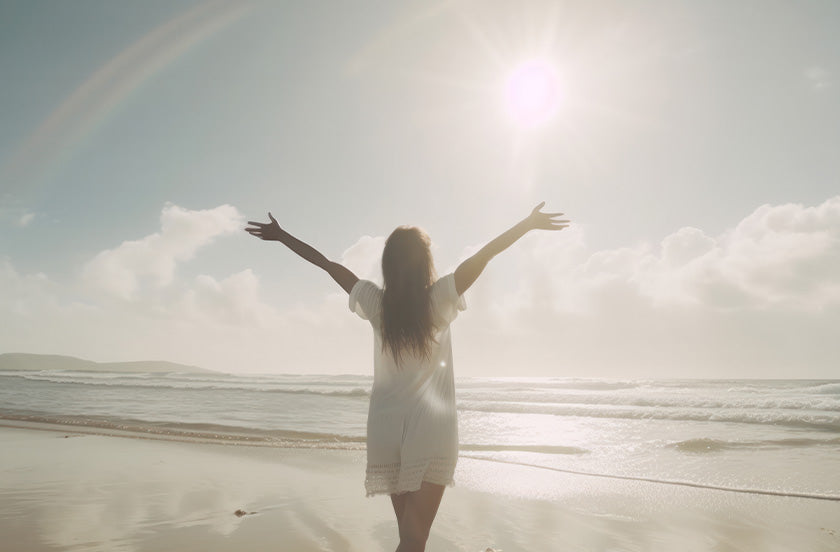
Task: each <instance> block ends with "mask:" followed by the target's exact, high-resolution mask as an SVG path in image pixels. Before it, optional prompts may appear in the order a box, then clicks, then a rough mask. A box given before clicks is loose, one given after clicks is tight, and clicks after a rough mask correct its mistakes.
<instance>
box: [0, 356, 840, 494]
mask: <svg viewBox="0 0 840 552" xmlns="http://www.w3.org/2000/svg"><path fill="white" fill-rule="evenodd" d="M371 382H372V378H371V377H369V376H357V375H341V376H322V375H318V376H315V375H286V374H282V375H281V374H278V375H250V376H246V375H228V374H222V373H214V374H203V373H202V374H193V373H190V374H185V373H164V374H146V373H108V372H81V371H80V372H74V371H49V370H44V371H2V372H0V425H19V426H33V425H39V424H49V425H56V424H57V425H59V426H65V427H66V428H67V430H68V431H69V430H74V431H75V430H81V431H85V432H92V433H101V434H115V435H123V436H133V437H142V438H152V439H175V440H198V441H209V442H214V443H226V444H230V445H252V446H267V447H296V448H300V447H307V448H330V449H336V448H338V449H357V450H361V449H364V447H365V424H366V417H367V409H368V397H369V392H370V387H371ZM456 390H457V404H458V417H459V432H460V442H461V446H460V451H461V452H460V454H461V456H462V457H471V458H481V459H484V460H487V461H491V462H503V463H515V464H523V465H527V466H533V467H535V468H537V469H545V470H556V471H561V472H571V473H578V474H585V475H589V476H592V477H602V478H620V479H638V480H646V481H654V482H660V483H663V484H670V485H687V486H693V487H708V488H713V489H722V490H725V491H731V492H740V493H756V494H771V495H783V496H784V495H788V496H799V497H805V498H813V499H817V500H833V501H840V380H829V381H818V380H601V379H570V378H515V377H511V378H458V379H456ZM359 477H360V481H361V479H363V477H364V474H363V473H360V474H359ZM456 484H457V472H456ZM360 485H361V483H360Z"/></svg>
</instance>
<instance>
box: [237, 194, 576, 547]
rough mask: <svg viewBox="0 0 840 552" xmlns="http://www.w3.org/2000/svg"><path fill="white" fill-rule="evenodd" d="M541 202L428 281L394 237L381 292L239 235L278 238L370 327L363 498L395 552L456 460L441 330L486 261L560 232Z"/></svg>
mask: <svg viewBox="0 0 840 552" xmlns="http://www.w3.org/2000/svg"><path fill="white" fill-rule="evenodd" d="M543 205H545V202H543V203H540V204H539V205H537V206H536V207H535V208H534V209H533V210H532V211H531V214H530V215H528V216H527V217H525V218H524V219H523V220H522V221H520V222H519V223H518V224H516V225H514V226H513V227H511V228H510V229H509V230H507V231H506V232H504V233H503V234H501V235H500V236H498V237H497V238H495V239H494V240H493V241H491V242H490V243H488V244H487V245H485V246H484V247H483V248H481V250H480V251H479V252H478V253H476V254H475V255H473V256H472V257H470V258H469V259H467V260H465V261H464V262H462V263H461V264H460V265H459V266H458V268H457V269H456V270H455V272H454V273H453V274H449V275H447V276H444V277H442V278H440V279H437V277H436V274H435V269H434V261H433V259H432V254H431V251H430V249H429V244H430V242H429V238H428V236H426V234H425V233H424V232H423V231H422V230H420V229H418V228H413V227H407V226H401V227H399V228H397V229H396V230H394V232H393V233H392V234H391V236H390V237H389V238H388V240H387V242H386V243H385V249H384V250H383V252H382V275H383V279H384V282H385V286H384V289H380V288H379V287H378V286H377V285H376V284H374V283H373V282H370V281H367V280H359V278H357V277H356V275H355V274H353V273H352V272H351V271H350V270H348V269H347V268H346V267H344V266H342V265H341V264H339V263H336V262H332V261H330V260H328V259H327V258H326V257H324V256H323V255H322V254H321V253H319V252H318V251H317V250H315V249H314V248H312V247H311V246H309V245H307V244H305V243H303V242H302V241H300V240H298V239H297V238H295V237H294V236H292V235H291V234H289V233H288V232H286V231H284V230H283V229H282V228H280V226H279V225H278V224H277V221H276V220H275V219H274V217H273V216H271V213H269V214H268V217H269V219H270V220H271V222H269V223H259V222H248V224H249V225H250V226H249V227H248V228H246V229H245V230H246V231H247V232H249V233H250V234H251V235H253V236H256V237H258V238H260V239H263V240H274V241H279V242H281V243H283V244H284V245H286V246H287V247H289V248H290V249H291V250H292V251H294V252H295V253H297V254H298V255H300V256H301V257H303V258H304V259H306V260H307V261H309V262H311V263H312V264H314V265H316V266H318V267H320V268H322V269H324V270H325V271H326V272H327V273H328V274H329V275H330V276H332V278H333V280H335V281H336V282H337V283H338V285H340V286H341V287H342V289H344V291H346V292H347V293H348V294H350V310H352V311H354V312H355V313H357V314H358V315H359V316H360V317H362V318H363V319H365V320H368V321H370V324H371V326H372V327H373V333H374V341H375V344H376V347H375V349H374V371H373V389H372V391H371V396H370V408H369V410H368V424H367V474H366V477H365V489H366V490H367V495H368V496H373V495H376V494H388V495H390V496H391V502H392V504H393V506H394V513H395V514H396V516H397V526H398V528H399V535H400V544H399V546H398V547H397V552H408V551H412V552H413V551H423V550H424V549H425V546H426V539H427V538H428V536H429V530H430V528H431V526H432V521H434V518H435V514H436V513H437V509H438V506H439V505H440V500H441V498H442V497H443V490H444V488H445V487H446V486H447V485H452V483H453V479H452V475H453V473H454V471H455V463H456V461H457V458H458V420H457V415H456V412H455V386H454V377H453V371H452V344H451V341H450V333H449V325H450V323H451V322H452V321H453V320H454V319H455V317H456V316H457V314H458V311H461V310H464V309H465V308H466V305H465V303H464V300H463V297H462V295H463V294H464V292H465V291H466V290H467V289H469V287H470V286H471V285H472V284H473V282H475V280H476V278H478V276H479V274H481V272H482V271H483V270H484V267H485V266H487V263H488V262H489V261H490V259H492V258H493V257H495V256H496V255H498V254H499V253H501V252H502V251H504V250H505V249H507V248H508V247H510V246H511V245H512V244H513V243H514V242H516V241H517V240H518V239H519V238H521V237H522V236H524V235H525V234H526V233H527V232H528V231H530V230H536V229H540V230H562V229H563V228H566V227H567V226H568V222H569V221H567V220H557V217H559V216H561V215H562V213H543V212H541V211H540V209H542V207H543Z"/></svg>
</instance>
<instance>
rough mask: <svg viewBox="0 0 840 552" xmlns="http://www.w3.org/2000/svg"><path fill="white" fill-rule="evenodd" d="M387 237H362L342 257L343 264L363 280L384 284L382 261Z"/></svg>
mask: <svg viewBox="0 0 840 552" xmlns="http://www.w3.org/2000/svg"><path fill="white" fill-rule="evenodd" d="M385 239H386V238H385V236H376V237H371V236H362V237H361V238H359V239H358V240H357V241H356V243H354V244H353V245H351V246H350V247H348V248H347V250H345V251H344V253H342V255H341V264H343V265H344V266H346V267H347V268H349V269H350V270H352V271H353V273H354V274H355V275H356V276H358V277H359V278H360V279H362V280H371V281H373V282H378V283H379V284H380V285H381V284H382V269H381V259H382V250H383V249H384V248H385Z"/></svg>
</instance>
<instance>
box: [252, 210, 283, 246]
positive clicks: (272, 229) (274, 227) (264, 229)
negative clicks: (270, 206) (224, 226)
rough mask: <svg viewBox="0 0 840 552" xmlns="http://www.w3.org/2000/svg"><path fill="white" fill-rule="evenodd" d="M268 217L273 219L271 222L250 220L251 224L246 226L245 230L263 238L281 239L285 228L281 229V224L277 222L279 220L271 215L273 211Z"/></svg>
mask: <svg viewBox="0 0 840 552" xmlns="http://www.w3.org/2000/svg"><path fill="white" fill-rule="evenodd" d="M268 218H269V219H271V222H254V221H251V220H249V221H248V224H250V225H251V226H249V227H248V228H246V229H245V231H246V232H248V233H249V234H251V235H252V236H256V237H258V238H259V239H261V240H271V241H281V240H280V238H281V237H282V236H283V230H281V229H280V225H279V224H277V221H276V220H275V219H274V217H273V216H271V213H268Z"/></svg>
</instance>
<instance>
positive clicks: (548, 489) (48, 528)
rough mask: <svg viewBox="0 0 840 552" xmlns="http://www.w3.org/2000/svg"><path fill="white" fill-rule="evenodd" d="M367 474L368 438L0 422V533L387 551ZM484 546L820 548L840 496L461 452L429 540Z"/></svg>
mask: <svg viewBox="0 0 840 552" xmlns="http://www.w3.org/2000/svg"><path fill="white" fill-rule="evenodd" d="M363 478H364V451H342V450H320V449H291V448H267V447H253V446H244V445H222V444H208V443H191V442H173V441H161V440H150V439H137V438H128V437H125V436H105V435H91V434H79V433H73V432H68V431H67V428H55V430H54V431H53V430H49V431H46V430H35V429H30V428H27V429H21V428H10V427H0V538H2V543H3V544H2V549H4V550H13V551H20V552H30V551H32V552H35V551H38V552H40V551H51V550H67V551H70V550H72V551H77V550H78V551H81V550H86V551H95V550H102V551H105V550H108V551H125V552H134V551H137V552H140V551H164V550H179V551H187V552H188V551H192V550H194V551H208V552H212V551H217V550H218V551H222V550H237V551H238V550H249V551H252V550H278V551H290V552H298V551H299V552H310V551H336V552H339V551H341V552H348V551H360V552H361V551H366V552H369V551H391V550H393V549H394V548H396V545H397V540H398V539H397V532H396V524H395V522H394V518H393V512H392V510H391V505H390V501H389V500H388V499H387V498H386V497H375V498H365V496H364V485H363ZM237 510H241V512H240V515H236V512H237ZM243 512H245V515H241V514H242V513H243ZM488 547H493V548H496V549H500V550H502V551H504V552H515V551H520V550H522V551H526V550H527V551H554V550H581V551H583V550H586V551H663V552H665V551H668V552H671V551H674V550H681V551H687V552H691V551H716V552H726V551H745V552H746V551H750V552H752V551H756V550H761V551H771V552H773V551H797V552H805V551H815V552H822V551H825V552H829V551H834V550H838V549H840V503H838V502H833V501H820V500H812V499H802V498H790V497H772V496H758V495H749V494H739V493H731V492H724V491H712V490H708V489H693V488H689V487H679V486H674V485H663V484H656V483H649V482H641V481H621V480H610V479H605V478H599V477H587V476H580V475H573V474H564V473H559V472H552V471H549V470H541V469H536V468H531V467H525V466H517V465H508V464H499V463H493V462H488V461H484V460H479V459H473V458H462V459H461V460H460V461H459V465H458V470H457V471H456V486H455V487H453V488H450V489H447V491H446V493H445V495H444V498H443V503H442V504H441V508H440V511H439V513H438V518H437V520H436V521H435V525H434V526H433V528H432V535H431V537H430V539H429V543H428V546H427V550H429V551H441V552H443V551H450V550H451V551H467V552H478V551H481V552H483V551H484V550H485V549H486V548H488Z"/></svg>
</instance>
